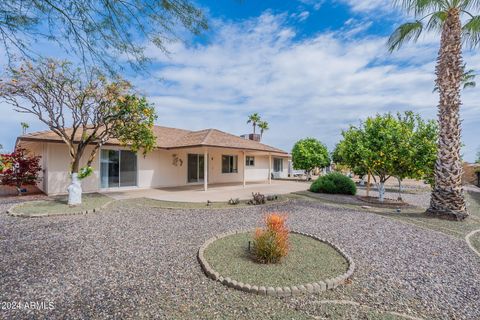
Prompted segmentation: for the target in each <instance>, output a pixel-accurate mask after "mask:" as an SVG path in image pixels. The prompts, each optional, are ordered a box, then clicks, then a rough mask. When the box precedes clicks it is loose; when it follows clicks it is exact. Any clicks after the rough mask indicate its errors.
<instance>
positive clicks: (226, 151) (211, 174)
mask: <svg viewBox="0 0 480 320" xmlns="http://www.w3.org/2000/svg"><path fill="white" fill-rule="evenodd" d="M154 132H155V135H156V137H157V144H156V149H155V150H154V151H152V152H150V153H148V154H147V155H146V156H145V157H144V156H143V154H142V153H138V154H137V153H134V152H131V151H129V150H128V148H126V147H124V146H122V145H121V144H120V143H119V142H118V141H117V140H110V141H107V143H106V144H105V145H103V146H102V148H101V150H100V151H99V152H98V154H97V157H96V158H95V160H94V163H93V165H92V167H93V170H94V171H93V174H92V175H91V176H89V177H87V178H85V179H84V180H83V181H82V188H83V191H84V192H97V191H102V192H103V191H113V190H118V189H122V190H128V189H138V188H164V187H178V186H186V185H200V186H203V188H204V189H205V190H207V188H208V185H209V184H219V183H239V184H242V183H243V185H245V184H246V183H247V182H259V181H265V182H267V181H268V182H271V179H272V176H274V177H284V176H287V175H288V160H289V155H288V153H287V152H285V151H283V150H280V149H277V148H274V147H271V146H268V145H265V144H262V143H260V142H258V141H254V140H250V139H245V138H242V137H238V136H235V135H232V134H229V133H226V132H223V131H220V130H216V129H206V130H201V131H189V130H183V129H176V128H168V127H162V126H155V127H154ZM79 138H80V136H79ZM16 144H17V145H20V146H22V147H24V148H26V149H28V150H30V151H31V152H32V153H34V154H36V155H40V156H41V157H42V160H41V161H42V168H43V172H42V174H41V176H42V179H41V181H40V182H39V185H38V187H39V188H40V189H41V190H42V191H43V192H45V193H46V194H48V195H56V194H64V193H66V190H67V186H68V185H69V183H70V177H69V174H68V167H69V165H70V156H69V153H68V148H67V146H66V144H65V143H64V142H63V141H62V140H61V138H60V137H59V136H58V135H56V134H55V133H54V132H52V131H41V132H34V133H29V134H25V135H22V136H20V137H18V138H17V142H16ZM92 148H93V147H92ZM92 148H87V150H86V152H85V155H84V159H83V158H82V163H81V166H85V164H86V161H87V157H88V155H89V154H90V152H91V150H92Z"/></svg>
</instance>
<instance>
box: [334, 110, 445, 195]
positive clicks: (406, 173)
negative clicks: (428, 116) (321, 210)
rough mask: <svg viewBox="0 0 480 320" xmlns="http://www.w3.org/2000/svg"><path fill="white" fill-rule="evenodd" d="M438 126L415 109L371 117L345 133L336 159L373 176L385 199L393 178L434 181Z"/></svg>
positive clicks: (336, 151)
mask: <svg viewBox="0 0 480 320" xmlns="http://www.w3.org/2000/svg"><path fill="white" fill-rule="evenodd" d="M437 134H438V133H437V127H436V125H435V123H434V122H433V121H428V122H425V121H423V120H422V119H421V118H420V117H419V116H418V115H416V114H414V113H413V112H405V113H404V114H400V113H399V114H397V116H396V117H395V116H393V115H392V114H390V113H387V114H384V115H377V116H375V117H371V118H367V119H366V120H365V121H364V122H362V123H361V124H360V125H359V126H351V127H350V128H349V129H348V130H346V131H343V132H342V136H343V140H342V141H340V143H339V144H338V145H337V147H336V150H335V158H336V159H337V160H338V161H341V163H342V164H345V165H347V166H349V167H350V168H354V169H355V170H357V171H361V172H369V173H371V174H372V175H373V178H374V181H375V183H376V185H377V188H378V191H379V199H380V201H384V195H385V182H386V181H387V180H388V179H390V178H391V177H396V178H397V179H398V180H399V190H400V189H401V181H402V180H403V179H405V178H407V177H408V178H415V179H426V180H431V179H432V177H433V168H434V164H435V158H436V150H437V149H436V143H435V142H436V138H437Z"/></svg>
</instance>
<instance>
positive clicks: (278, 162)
mask: <svg viewBox="0 0 480 320" xmlns="http://www.w3.org/2000/svg"><path fill="white" fill-rule="evenodd" d="M282 171H283V159H281V158H274V159H273V172H282Z"/></svg>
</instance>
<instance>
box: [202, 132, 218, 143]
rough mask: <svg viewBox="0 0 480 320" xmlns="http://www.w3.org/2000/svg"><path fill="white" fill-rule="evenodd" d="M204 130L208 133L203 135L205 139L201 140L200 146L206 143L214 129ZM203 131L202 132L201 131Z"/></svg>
mask: <svg viewBox="0 0 480 320" xmlns="http://www.w3.org/2000/svg"><path fill="white" fill-rule="evenodd" d="M205 130H208V133H207V134H206V135H205V137H204V138H203V140H202V142H201V144H205V143H206V142H207V139H208V138H210V136H211V135H212V132H213V130H215V129H205ZM201 131H203V130H201Z"/></svg>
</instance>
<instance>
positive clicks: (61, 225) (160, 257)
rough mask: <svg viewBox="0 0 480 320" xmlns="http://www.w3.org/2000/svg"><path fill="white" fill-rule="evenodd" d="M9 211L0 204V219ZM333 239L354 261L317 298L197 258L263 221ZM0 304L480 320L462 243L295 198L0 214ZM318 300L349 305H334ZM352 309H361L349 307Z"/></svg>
mask: <svg viewBox="0 0 480 320" xmlns="http://www.w3.org/2000/svg"><path fill="white" fill-rule="evenodd" d="M10 205H11V204H6V203H1V204H0V212H4V211H5V210H6V209H7V207H9V206H10ZM267 210H269V211H281V212H286V213H288V217H289V220H288V221H289V224H290V227H291V228H293V229H296V230H303V231H305V232H309V233H313V234H317V235H320V236H321V237H324V238H327V239H329V240H332V241H334V242H335V243H337V244H338V245H339V246H340V247H341V248H343V249H345V251H346V252H347V253H348V254H349V255H350V256H351V257H352V258H353V259H354V261H355V262H356V265H357V269H356V272H355V274H354V277H353V282H352V284H351V285H347V286H343V287H339V288H337V289H335V290H334V291H330V292H325V293H322V294H321V295H317V296H312V295H310V296H301V297H294V298H270V297H260V296H254V295H251V294H246V293H243V292H239V291H237V290H232V289H228V288H226V287H225V286H223V285H221V284H218V283H215V282H214V281H212V280H210V279H208V278H207V277H206V276H205V275H204V274H203V273H202V271H201V269H200V266H199V264H198V262H197V259H196V253H197V250H198V248H199V246H200V245H201V244H202V243H203V242H204V241H205V240H206V239H208V238H210V237H211V236H213V235H215V234H218V233H221V232H226V231H229V230H233V229H243V228H253V227H255V226H258V225H260V224H261V223H262V218H263V215H264V213H265V212H266V211H267ZM0 250H1V252H2V259H1V260H0V277H1V279H0V302H1V303H2V307H3V306H4V305H5V306H6V302H22V303H25V302H41V301H46V302H52V303H53V306H54V309H52V310H43V311H38V310H18V309H17V310H0V318H2V319H3V318H5V319H16V318H18V319H24V318H36V319H37V318H49V319H54V318H57V319H63V318H67V317H68V318H96V319H100V318H108V317H110V318H124V319H127V318H132V319H138V318H168V319H205V318H217V319H225V318H232V319H259V318H264V319H267V318H272V319H312V318H313V317H317V318H319V319H324V318H331V317H332V316H335V318H342V317H343V318H351V317H357V318H362V317H363V318H365V317H367V318H369V319H370V318H378V319H401V318H402V317H400V316H393V315H391V314H389V315H387V314H381V313H379V312H380V311H382V310H387V311H395V312H398V313H406V314H408V315H410V316H416V317H422V318H426V319H431V318H436V319H452V318H455V319H478V318H480V308H479V305H480V258H479V257H478V256H476V255H475V254H474V253H473V252H472V251H471V250H470V249H469V248H468V246H467V244H466V242H465V241H463V240H462V239H459V238H454V237H452V236H449V235H446V234H443V233H439V232H436V231H433V230H429V229H425V228H419V227H416V226H415V225H411V224H406V223H402V222H400V221H397V220H394V219H390V218H387V217H383V216H381V215H378V214H373V213H368V212H359V211H356V210H352V209H347V208H338V207H332V206H328V205H324V204H322V203H320V202H316V201H305V200H292V201H290V202H289V203H287V204H277V205H272V206H270V207H268V208H267V207H251V208H233V209H216V210H208V209H195V210H183V209H177V210H169V209H160V208H148V207H138V208H136V207H122V205H121V203H119V204H116V205H113V206H112V207H110V208H108V209H107V210H106V211H103V212H101V213H94V214H89V215H78V216H61V217H47V218H36V219H25V218H15V217H10V216H7V215H6V214H4V213H2V214H0ZM326 300H348V301H353V302H352V304H347V305H339V306H338V307H337V306H335V305H331V304H329V302H328V301H326ZM357 303H358V304H360V305H357Z"/></svg>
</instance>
